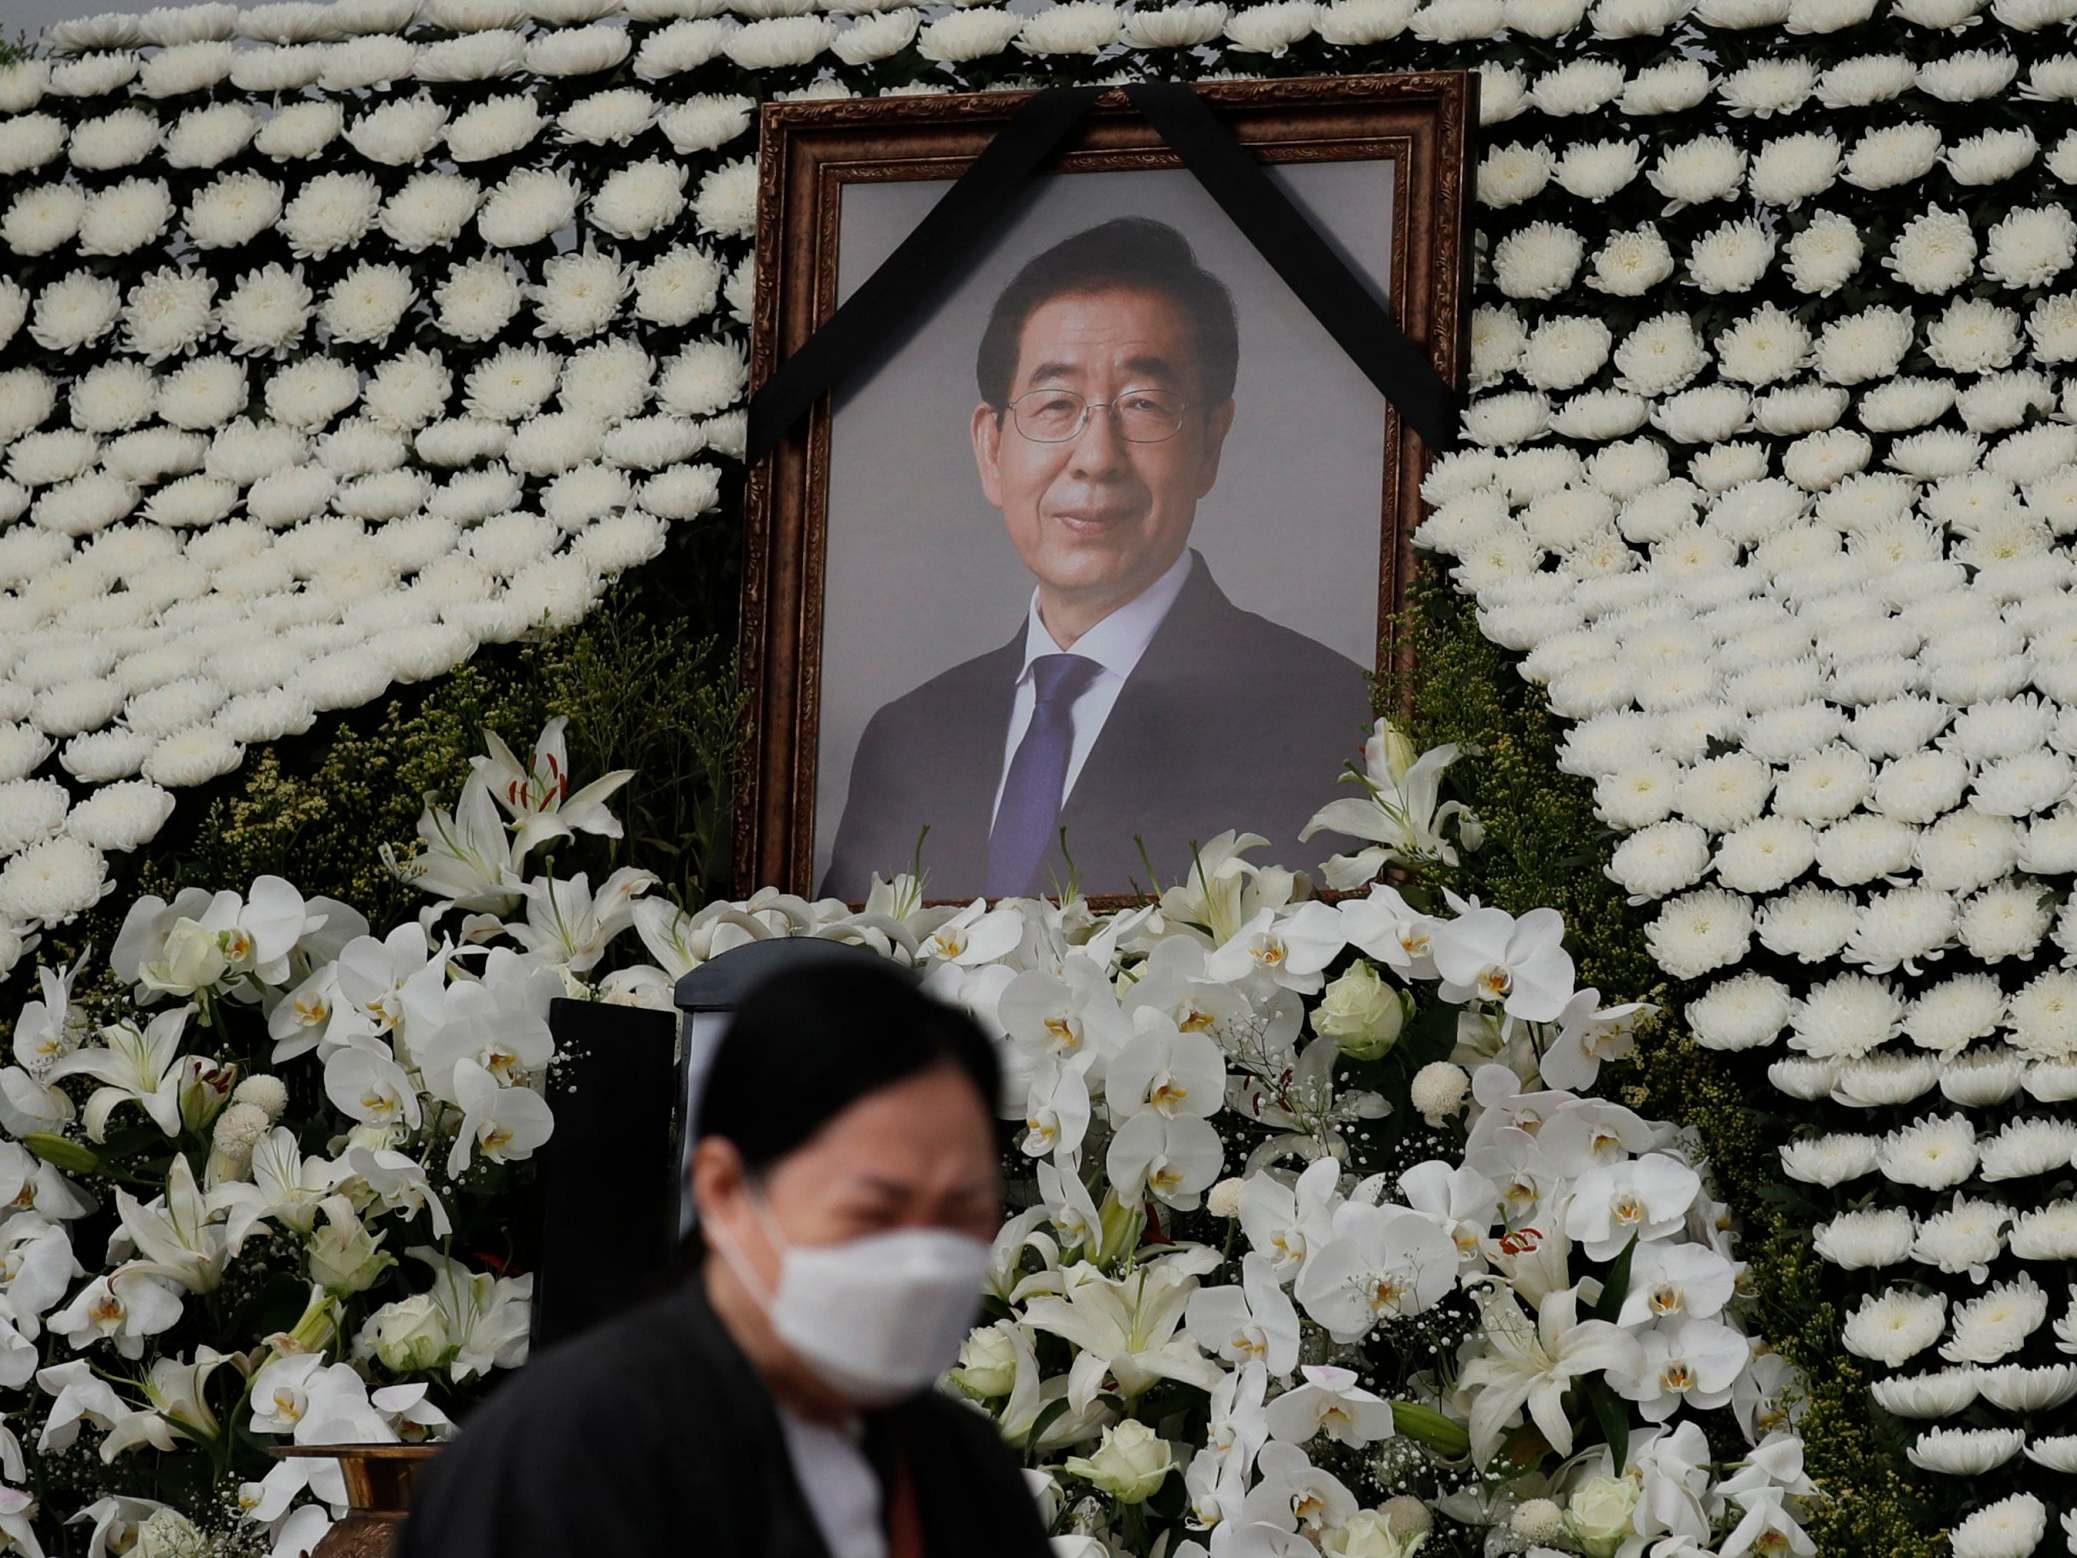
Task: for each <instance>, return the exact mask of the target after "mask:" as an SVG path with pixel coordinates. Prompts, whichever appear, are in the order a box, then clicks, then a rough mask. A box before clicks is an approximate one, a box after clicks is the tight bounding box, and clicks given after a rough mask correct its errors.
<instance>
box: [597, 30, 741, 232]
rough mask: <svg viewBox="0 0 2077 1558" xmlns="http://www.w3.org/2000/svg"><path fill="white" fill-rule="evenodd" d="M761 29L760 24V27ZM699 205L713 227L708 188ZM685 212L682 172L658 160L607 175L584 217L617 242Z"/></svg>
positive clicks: (701, 216)
mask: <svg viewBox="0 0 2077 1558" xmlns="http://www.w3.org/2000/svg"><path fill="white" fill-rule="evenodd" d="M759 25H763V24H761V23H760V24H759ZM750 187H751V221H752V223H753V224H754V222H755V219H756V193H755V191H756V181H755V179H754V178H753V179H752V180H751V186H750ZM700 199H701V202H702V204H701V205H700V206H699V207H698V208H697V210H696V214H697V215H698V216H699V219H700V220H701V222H702V223H704V224H705V225H707V226H709V227H712V226H713V223H712V222H711V221H710V220H709V216H710V215H711V207H708V206H707V205H706V204H705V202H706V200H707V199H708V184H707V182H705V181H703V182H702V183H701V185H700ZM684 209H685V170H684V169H683V168H682V167H679V166H677V165H675V164H674V163H670V162H665V161H663V160H662V159H660V158H654V157H652V158H649V159H648V160H646V161H643V162H636V163H631V164H629V165H628V166H626V167H622V168H617V169H615V170H614V172H613V173H612V174H611V175H609V176H608V177H607V179H606V181H605V183H604V184H603V185H601V186H600V187H599V191H598V193H597V194H595V195H593V196H592V197H591V203H590V205H589V206H588V207H587V210H586V215H587V217H588V219H589V220H590V222H591V224H592V225H593V226H594V227H597V228H600V229H602V230H603V231H605V232H608V233H611V234H612V235H613V236H614V237H616V238H626V239H634V238H647V237H649V236H650V235H651V234H652V233H655V232H657V231H658V230H659V229H661V228H663V227H666V226H668V225H669V224H670V223H671V222H673V221H675V220H677V217H678V214H679V213H680V212H681V211H683V210H684Z"/></svg>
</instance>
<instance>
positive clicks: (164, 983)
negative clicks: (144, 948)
mask: <svg viewBox="0 0 2077 1558" xmlns="http://www.w3.org/2000/svg"><path fill="white" fill-rule="evenodd" d="M229 967H230V962H229V960H228V959H226V958H225V956H224V949H223V947H222V946H221V945H220V944H219V943H218V941H217V939H216V932H215V931H213V930H210V929H209V928H208V927H206V926H204V925H203V924H202V923H201V922H200V921H199V920H190V919H181V920H176V921H175V922H174V925H173V929H172V930H171V931H169V932H168V933H167V935H166V945H165V947H164V949H163V950H162V951H161V952H160V953H159V956H158V958H157V959H156V960H155V961H153V962H150V963H146V964H143V965H142V966H140V967H139V968H138V970H137V979H138V982H139V983H140V984H142V985H144V986H146V987H147V988H148V989H152V990H163V991H165V992H166V993H167V994H168V995H193V994H194V993H195V992H196V991H197V990H202V989H206V988H207V987H209V986H210V985H213V984H215V983H216V982H217V981H218V980H219V979H221V978H223V976H224V970H225V969H227V968H229Z"/></svg>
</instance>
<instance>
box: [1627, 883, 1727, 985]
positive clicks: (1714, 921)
mask: <svg viewBox="0 0 2077 1558" xmlns="http://www.w3.org/2000/svg"><path fill="white" fill-rule="evenodd" d="M1752 931H1753V918H1752V905H1751V904H1750V903H1749V902H1748V901H1747V900H1746V899H1745V898H1744V897H1742V896H1740V895H1739V894H1737V893H1729V892H1725V891H1723V890H1721V889H1719V888H1701V889H1698V890H1696V891H1694V892H1690V893H1684V894H1682V895H1681V896H1680V897H1678V898H1675V899H1673V900H1672V901H1671V902H1669V903H1668V904H1667V905H1666V906H1665V907H1664V908H1663V909H1661V910H1660V911H1659V914H1658V916H1657V918H1656V919H1654V920H1653V921H1652V923H1651V925H1650V926H1649V927H1648V928H1647V929H1646V932H1645V939H1646V943H1647V944H1648V945H1649V946H1650V948H1651V952H1652V956H1653V958H1654V959H1655V960H1656V961H1657V962H1658V964H1659V966H1660V967H1661V968H1663V969H1665V970H1666V972H1667V973H1669V974H1671V975H1672V976H1673V977H1674V978H1676V979H1693V978H1696V977H1697V976H1699V975H1702V974H1706V973H1708V972H1709V971H1710V970H1712V969H1716V968H1722V967H1724V966H1726V965H1727V964H1731V963H1735V962H1737V961H1738V960H1739V959H1740V958H1742V957H1744V956H1745V953H1746V950H1747V948H1748V947H1750V945H1751V944H1752Z"/></svg>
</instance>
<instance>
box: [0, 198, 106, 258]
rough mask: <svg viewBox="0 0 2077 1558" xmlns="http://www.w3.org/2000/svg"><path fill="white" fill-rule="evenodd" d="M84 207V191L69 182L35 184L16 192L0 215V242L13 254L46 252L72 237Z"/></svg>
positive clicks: (85, 205) (85, 203)
mask: <svg viewBox="0 0 2077 1558" xmlns="http://www.w3.org/2000/svg"><path fill="white" fill-rule="evenodd" d="M86 210H87V197H86V195H85V194H84V193H83V192H82V191H80V190H78V189H76V188H74V187H73V186H72V185H70V184H38V185H35V186H34V187H32V188H30V189H26V190H24V191H22V192H21V193H20V194H18V195H16V196H15V197H14V199H13V201H12V202H10V203H9V205H8V207H7V214H6V216H5V217H0V243H5V244H6V245H7V247H8V248H10V249H12V250H13V251H14V252H15V253H16V254H24V255H31V256H34V255H39V254H48V253H50V252H51V250H53V249H56V248H57V247H58V246H59V245H61V244H66V243H70V242H71V241H72V239H73V237H74V236H75V235H76V234H77V233H78V232H79V224H80V220H81V218H83V217H84V216H85V215H86Z"/></svg>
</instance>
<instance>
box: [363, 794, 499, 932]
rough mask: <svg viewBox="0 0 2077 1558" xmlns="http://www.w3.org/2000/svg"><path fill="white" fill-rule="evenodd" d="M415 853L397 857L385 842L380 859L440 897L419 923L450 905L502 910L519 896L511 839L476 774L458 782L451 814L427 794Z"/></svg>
mask: <svg viewBox="0 0 2077 1558" xmlns="http://www.w3.org/2000/svg"><path fill="white" fill-rule="evenodd" d="M418 838H419V848H418V852H417V853H416V854H414V855H412V856H411V858H410V859H408V860H399V859H398V858H397V854H396V851H395V850H394V849H393V848H392V847H391V846H390V845H388V844H384V845H383V846H382V848H381V855H382V863H383V864H384V865H386V866H387V867H389V869H390V872H391V873H392V874H393V875H395V876H396V877H397V878H398V879H399V880H400V881H404V882H408V883H410V884H411V885H412V886H413V887H416V888H417V889H419V891H421V892H426V893H431V894H432V895H433V896H434V897H436V898H438V899H439V900H440V901H439V902H438V903H436V904H433V905H431V906H430V907H429V908H427V909H426V910H425V911H424V913H423V914H422V915H421V916H420V919H421V923H426V922H428V921H430V920H433V919H437V918H439V916H440V915H442V914H445V913H446V912H447V911H448V910H449V909H472V910H475V911H477V912H479V913H487V914H503V913H505V912H506V911H508V910H509V909H511V907H512V906H513V904H514V903H515V902H517V901H518V898H519V878H518V876H517V875H516V874H515V871H516V867H517V866H518V864H519V862H518V860H517V859H515V858H514V856H513V853H512V839H511V837H510V835H509V834H507V833H506V831H505V824H504V822H503V820H502V819H501V818H500V817H499V816H498V807H497V802H496V801H495V800H493V799H492V797H491V793H490V786H489V785H488V784H487V783H485V782H484V779H483V777H482V775H481V774H480V773H472V774H471V775H470V776H469V778H468V780H467V781H466V782H464V783H463V785H462V793H461V795H460V796H459V797H458V798H457V799H456V801H455V805H454V811H453V813H452V814H451V815H450V814H448V813H445V812H442V811H441V810H440V808H439V805H438V803H437V802H436V801H435V800H434V798H433V797H432V796H431V795H427V796H426V809H425V812H424V814H423V815H422V816H421V817H420V818H419V819H418Z"/></svg>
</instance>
